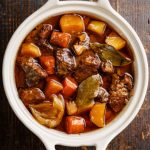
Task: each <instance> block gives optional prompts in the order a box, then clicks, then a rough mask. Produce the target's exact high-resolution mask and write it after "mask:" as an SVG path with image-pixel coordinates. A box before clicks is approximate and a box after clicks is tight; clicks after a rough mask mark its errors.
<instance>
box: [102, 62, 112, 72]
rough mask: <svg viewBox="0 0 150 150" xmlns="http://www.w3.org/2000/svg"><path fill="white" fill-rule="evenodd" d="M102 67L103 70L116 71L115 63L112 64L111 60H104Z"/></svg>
mask: <svg viewBox="0 0 150 150" xmlns="http://www.w3.org/2000/svg"><path fill="white" fill-rule="evenodd" d="M100 67H101V69H102V71H103V72H106V73H114V68H113V65H112V63H111V61H109V60H107V61H106V62H102V63H101V66H100Z"/></svg>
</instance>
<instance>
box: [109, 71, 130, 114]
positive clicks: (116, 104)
mask: <svg viewBox="0 0 150 150" xmlns="http://www.w3.org/2000/svg"><path fill="white" fill-rule="evenodd" d="M130 76H131V75H130ZM128 77H129V76H128ZM125 78H126V77H125V76H124V77H123V79H122V78H121V77H119V76H118V75H117V74H114V75H113V76H112V84H111V90H110V92H109V93H110V98H109V104H110V106H111V108H112V109H113V110H114V111H115V112H119V111H121V110H122V108H123V107H124V105H125V104H126V103H127V102H128V101H129V98H130V90H131V88H128V86H127V83H128V82H125V81H126V80H125Z"/></svg>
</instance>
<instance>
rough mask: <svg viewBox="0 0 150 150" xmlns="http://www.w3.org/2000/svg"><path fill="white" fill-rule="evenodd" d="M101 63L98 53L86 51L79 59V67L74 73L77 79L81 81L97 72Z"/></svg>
mask: <svg viewBox="0 0 150 150" xmlns="http://www.w3.org/2000/svg"><path fill="white" fill-rule="evenodd" d="M100 63H101V61H100V59H99V57H98V55H97V54H95V53H94V52H92V51H85V52H84V53H83V54H82V55H81V56H79V57H78V59H77V69H76V71H75V73H74V77H75V79H76V80H77V81H78V82H81V81H83V80H84V79H86V78H87V77H89V76H91V75H92V74H97V73H98V68H99V67H100Z"/></svg>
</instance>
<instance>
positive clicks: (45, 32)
mask: <svg viewBox="0 0 150 150" xmlns="http://www.w3.org/2000/svg"><path fill="white" fill-rule="evenodd" d="M52 28H53V27H52V25H50V24H43V26H42V28H41V30H40V31H39V36H40V37H41V38H42V39H45V38H48V37H49V36H50V33H51V31H52Z"/></svg>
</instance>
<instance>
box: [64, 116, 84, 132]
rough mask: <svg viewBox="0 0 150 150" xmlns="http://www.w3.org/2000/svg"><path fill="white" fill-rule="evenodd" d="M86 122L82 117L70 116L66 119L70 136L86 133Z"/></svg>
mask: <svg viewBox="0 0 150 150" xmlns="http://www.w3.org/2000/svg"><path fill="white" fill-rule="evenodd" d="M84 130H85V120H84V118H82V117H77V116H68V117H67V118H66V131H67V133H69V134H77V133H81V132H84Z"/></svg>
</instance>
